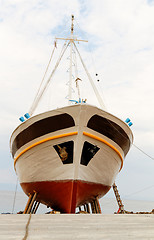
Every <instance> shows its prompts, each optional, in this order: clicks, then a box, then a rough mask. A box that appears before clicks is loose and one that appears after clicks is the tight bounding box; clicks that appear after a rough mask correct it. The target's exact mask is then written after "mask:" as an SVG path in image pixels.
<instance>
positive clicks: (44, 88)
mask: <svg viewBox="0 0 154 240" xmlns="http://www.w3.org/2000/svg"><path fill="white" fill-rule="evenodd" d="M69 43H70V42H69ZM69 43H68V44H67V45H66V43H64V45H63V48H62V51H61V54H60V56H59V58H58V60H57V62H56V65H55V67H54V69H53V71H52V73H51V74H50V76H49V78H48V80H47V82H46V84H45V85H44V87H43V89H42V90H41V91H40V94H39V95H38V96H37V98H36V100H35V103H34V105H33V108H32V109H31V112H30V113H31V115H32V114H33V112H34V111H35V109H36V107H37V105H38V103H39V101H40V99H41V98H42V96H43V94H44V92H45V90H46V89H47V87H48V85H49V83H50V80H51V78H52V76H53V75H54V73H55V71H56V69H57V67H58V65H59V63H60V61H61V59H62V57H63V55H64V53H65V51H66V49H67V47H68V45H69Z"/></svg>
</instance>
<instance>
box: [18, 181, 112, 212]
mask: <svg viewBox="0 0 154 240" xmlns="http://www.w3.org/2000/svg"><path fill="white" fill-rule="evenodd" d="M21 187H22V188H23V190H24V192H25V193H26V194H27V195H28V194H29V193H32V192H33V191H34V190H35V191H36V192H37V193H38V195H37V199H38V200H39V201H40V202H42V203H44V204H46V205H48V206H50V207H51V208H52V209H54V210H57V211H60V212H62V213H75V208H76V207H77V206H80V205H82V204H85V203H88V202H90V201H91V200H93V199H94V198H95V197H96V196H98V197H101V196H103V195H105V194H106V193H107V192H108V191H109V190H110V188H111V187H110V186H105V185H103V184H97V183H90V182H84V181H81V180H74V181H73V180H65V181H64V180H63V181H50V182H49V181H44V182H33V183H21Z"/></svg>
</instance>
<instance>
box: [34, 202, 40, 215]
mask: <svg viewBox="0 0 154 240" xmlns="http://www.w3.org/2000/svg"><path fill="white" fill-rule="evenodd" d="M35 203H36V206H35V208H34V209H33V212H32V214H35V213H36V211H37V209H38V207H39V205H40V202H37V201H36V202H35Z"/></svg>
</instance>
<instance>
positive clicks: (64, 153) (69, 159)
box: [53, 141, 74, 164]
mask: <svg viewBox="0 0 154 240" xmlns="http://www.w3.org/2000/svg"><path fill="white" fill-rule="evenodd" d="M53 147H54V149H55V150H56V152H57V153H58V156H59V157H60V159H61V161H62V163H63V164H69V163H73V148H74V142H73V141H69V142H64V143H61V144H57V145H55V146H53Z"/></svg>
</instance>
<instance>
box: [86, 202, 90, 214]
mask: <svg viewBox="0 0 154 240" xmlns="http://www.w3.org/2000/svg"><path fill="white" fill-rule="evenodd" d="M86 206H87V212H88V213H90V207H89V204H88V203H86Z"/></svg>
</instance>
